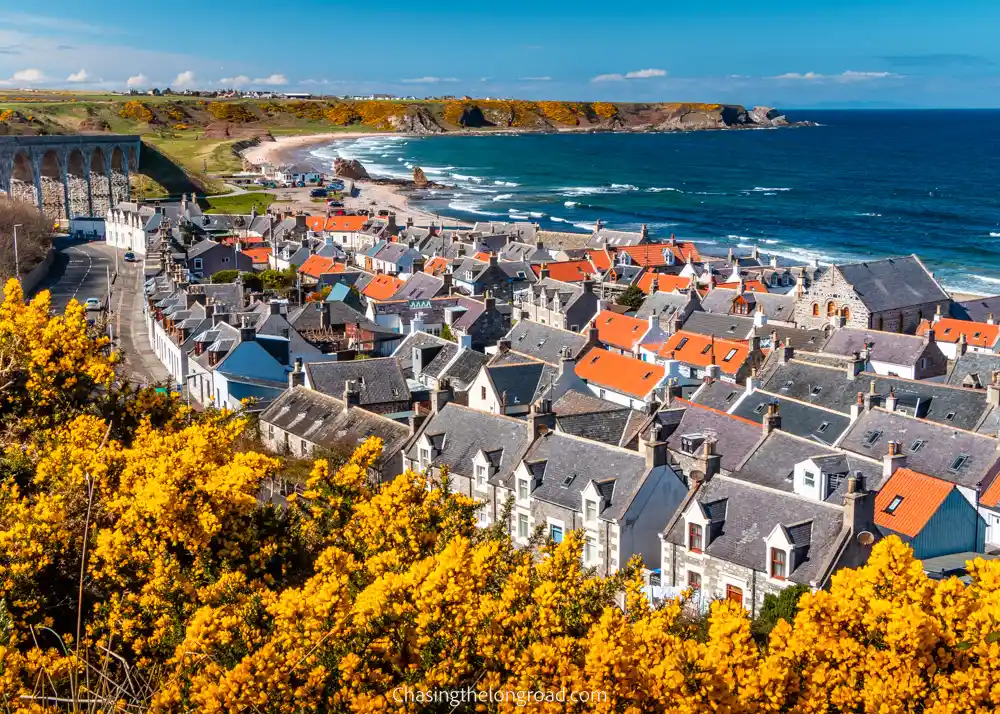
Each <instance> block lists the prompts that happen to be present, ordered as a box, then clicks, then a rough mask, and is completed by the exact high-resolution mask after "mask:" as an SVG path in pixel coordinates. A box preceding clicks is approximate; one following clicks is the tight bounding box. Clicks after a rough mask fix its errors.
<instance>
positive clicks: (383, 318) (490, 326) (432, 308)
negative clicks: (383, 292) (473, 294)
mask: <svg viewBox="0 0 1000 714" xmlns="http://www.w3.org/2000/svg"><path fill="white" fill-rule="evenodd" d="M367 314H368V317H369V319H371V320H373V321H374V322H375V323H377V324H379V325H382V326H383V327H385V328H388V329H390V330H395V331H396V332H399V333H401V334H407V333H409V332H421V331H423V332H429V333H431V334H433V335H440V334H441V330H442V329H443V327H444V326H445V325H447V326H448V327H449V329H450V330H451V332H452V335H453V336H454V337H455V339H457V340H459V342H460V343H462V344H463V345H464V346H465V347H473V348H475V349H478V350H485V348H486V347H487V346H488V345H492V344H494V343H495V342H496V341H497V340H499V339H500V338H501V337H502V336H503V335H504V334H506V332H507V331H508V330H510V308H509V306H508V305H505V304H498V303H497V302H496V300H495V299H494V298H492V297H485V298H484V299H482V300H476V299H475V298H470V297H465V296H463V295H450V296H447V297H436V298H428V299H426V300H388V301H385V302H380V303H372V302H370V303H369V305H368V312H367Z"/></svg>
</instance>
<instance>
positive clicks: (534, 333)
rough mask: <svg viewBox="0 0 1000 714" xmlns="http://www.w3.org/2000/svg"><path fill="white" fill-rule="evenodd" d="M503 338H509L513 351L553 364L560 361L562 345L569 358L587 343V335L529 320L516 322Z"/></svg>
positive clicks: (579, 351)
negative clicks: (566, 349) (567, 351)
mask: <svg viewBox="0 0 1000 714" xmlns="http://www.w3.org/2000/svg"><path fill="white" fill-rule="evenodd" d="M505 339H508V340H510V348H511V349H512V350H513V351H515V352H520V353H521V354H524V355H528V356H529V357H533V358H535V359H538V360H541V361H542V362H548V363H549V364H555V365H557V364H559V362H560V361H561V359H562V350H563V348H564V347H566V348H568V350H569V356H570V357H571V358H576V357H579V356H580V355H581V354H582V352H583V350H584V348H586V346H587V344H588V342H587V340H588V338H587V335H581V334H580V333H577V332H570V331H569V330H561V329H559V328H558V327H552V326H551V325H543V324H541V323H539V322H532V321H531V320H521V321H520V322H518V323H517V324H516V325H514V326H513V327H512V328H511V329H510V332H508V333H507V335H506V336H505Z"/></svg>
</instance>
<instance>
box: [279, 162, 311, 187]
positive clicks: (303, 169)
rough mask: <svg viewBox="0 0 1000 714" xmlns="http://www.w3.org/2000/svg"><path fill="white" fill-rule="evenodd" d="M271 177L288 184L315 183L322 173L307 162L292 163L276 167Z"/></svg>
mask: <svg viewBox="0 0 1000 714" xmlns="http://www.w3.org/2000/svg"><path fill="white" fill-rule="evenodd" d="M273 178H274V179H275V180H276V181H280V182H281V183H288V184H297V183H316V182H317V181H319V180H320V179H322V178H323V174H322V173H321V172H319V171H317V170H316V169H314V168H313V167H312V166H310V165H309V164H293V165H292V166H282V167H280V168H278V169H277V170H276V171H275V172H274V175H273Z"/></svg>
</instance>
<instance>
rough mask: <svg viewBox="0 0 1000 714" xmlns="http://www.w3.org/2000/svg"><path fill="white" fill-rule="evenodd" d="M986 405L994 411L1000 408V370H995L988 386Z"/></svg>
mask: <svg viewBox="0 0 1000 714" xmlns="http://www.w3.org/2000/svg"><path fill="white" fill-rule="evenodd" d="M986 403H987V404H989V405H990V406H991V407H993V408H994V409H995V408H997V407H1000V370H993V374H992V376H991V378H990V383H989V384H987V385H986Z"/></svg>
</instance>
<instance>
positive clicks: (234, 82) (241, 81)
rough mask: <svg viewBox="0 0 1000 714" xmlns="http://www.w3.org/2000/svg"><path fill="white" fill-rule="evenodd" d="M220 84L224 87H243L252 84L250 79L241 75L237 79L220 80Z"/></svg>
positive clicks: (226, 78) (224, 78) (225, 78)
mask: <svg viewBox="0 0 1000 714" xmlns="http://www.w3.org/2000/svg"><path fill="white" fill-rule="evenodd" d="M219 84H221V85H222V86H224V87H242V86H244V85H247V84H250V78H249V77H247V76H246V75H245V74H241V75H238V76H236V77H223V78H222V79H220V80H219Z"/></svg>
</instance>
